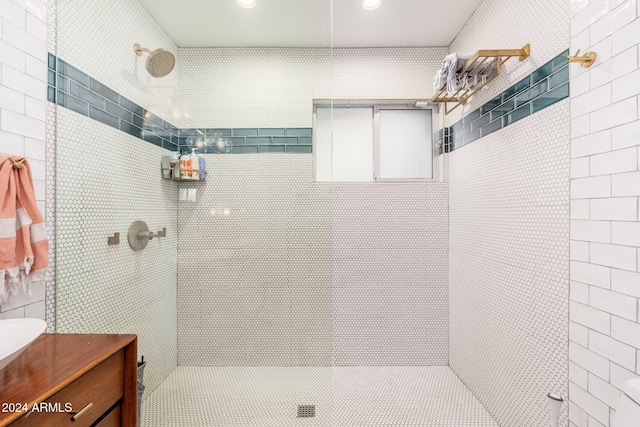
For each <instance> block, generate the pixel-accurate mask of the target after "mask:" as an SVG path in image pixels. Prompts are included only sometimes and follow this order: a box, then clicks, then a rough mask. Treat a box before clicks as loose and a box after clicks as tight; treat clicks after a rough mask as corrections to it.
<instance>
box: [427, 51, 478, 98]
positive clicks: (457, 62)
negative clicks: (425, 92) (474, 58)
mask: <svg viewBox="0 0 640 427" xmlns="http://www.w3.org/2000/svg"><path fill="white" fill-rule="evenodd" d="M469 58H471V55H467V54H464V53H458V52H454V53H451V54H449V55H447V56H445V57H444V60H443V61H442V68H441V69H440V71H439V73H440V82H441V83H442V82H446V83H447V94H449V95H452V94H453V93H455V92H457V91H458V89H459V87H460V86H459V83H458V80H457V73H458V70H460V69H461V68H462V67H464V65H465V64H466V63H467V61H468V60H469ZM443 86H444V83H442V86H440V88H439V89H436V90H440V89H442V87H443ZM434 89H435V88H434Z"/></svg>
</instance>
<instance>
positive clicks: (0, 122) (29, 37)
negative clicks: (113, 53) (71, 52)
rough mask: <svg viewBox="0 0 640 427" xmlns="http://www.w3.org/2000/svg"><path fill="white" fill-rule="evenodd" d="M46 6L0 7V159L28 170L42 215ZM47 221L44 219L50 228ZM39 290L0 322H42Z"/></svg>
mask: <svg viewBox="0 0 640 427" xmlns="http://www.w3.org/2000/svg"><path fill="white" fill-rule="evenodd" d="M46 22H47V5H46V3H45V2H43V1H40V0H32V1H28V2H25V1H12V0H2V1H0V28H1V29H2V31H1V33H0V153H2V154H10V155H14V156H24V157H26V158H27V160H28V161H29V164H30V165H31V172H32V176H33V181H34V187H35V191H36V201H37V202H38V207H39V208H40V211H41V212H42V214H43V215H44V214H45V203H44V202H45V181H46V171H45V158H46V155H45V152H46V150H45V122H46V103H47V92H46V85H47V64H46V62H45V61H46V60H47V48H46V43H47V31H46ZM50 220H51V219H50V218H45V221H47V222H49V221H50ZM44 299H45V291H44V284H43V283H37V284H33V285H32V290H31V294H27V293H25V292H22V291H19V293H18V294H17V295H16V296H15V297H13V298H12V299H11V300H9V301H7V302H5V303H3V304H0V319H9V318H13V317H36V318H40V319H44V318H45V303H44Z"/></svg>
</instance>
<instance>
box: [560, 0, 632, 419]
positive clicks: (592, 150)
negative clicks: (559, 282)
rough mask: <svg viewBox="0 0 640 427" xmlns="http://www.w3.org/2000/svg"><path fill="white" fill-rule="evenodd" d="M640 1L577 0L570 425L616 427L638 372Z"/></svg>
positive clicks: (573, 71)
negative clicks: (592, 55) (579, 62)
mask: <svg viewBox="0 0 640 427" xmlns="http://www.w3.org/2000/svg"><path fill="white" fill-rule="evenodd" d="M639 9H640V2H638V1H637V0H627V1H619V0H591V1H587V0H584V1H572V2H571V50H572V51H574V52H575V50H577V49H581V50H582V51H583V52H584V51H587V50H593V51H595V52H596V53H597V54H598V59H597V61H596V62H595V64H594V65H593V66H592V67H591V68H587V69H584V68H581V67H579V66H573V67H572V68H571V178H572V179H571V229H570V238H571V269H570V271H571V273H570V274H571V301H570V308H569V314H570V328H569V339H570V346H569V360H570V364H569V368H570V371H569V375H570V386H569V387H570V393H569V398H570V405H569V422H570V425H571V426H575V427H587V426H592V425H598V426H601V425H602V426H615V408H616V405H617V401H618V398H619V396H620V393H621V390H622V389H623V387H624V382H625V381H626V380H627V379H629V378H634V377H639V376H640V338H639V337H640V322H639V321H640V319H639V318H638V315H639V311H638V299H639V298H640V272H639V267H640V249H639V248H640V222H639V220H640V217H639V210H638V201H639V200H638V199H639V197H640V171H639V168H638V166H639V161H640V158H639V154H638V153H639V151H640V150H639V149H638V147H639V146H640V121H639V120H638V118H639V116H638V113H639V111H640V110H639V109H638V103H639V102H640V99H639V98H640V97H639V96H638V95H640V86H639V85H638V82H639V81H640V70H639V62H638V55H639V46H640V15H639Z"/></svg>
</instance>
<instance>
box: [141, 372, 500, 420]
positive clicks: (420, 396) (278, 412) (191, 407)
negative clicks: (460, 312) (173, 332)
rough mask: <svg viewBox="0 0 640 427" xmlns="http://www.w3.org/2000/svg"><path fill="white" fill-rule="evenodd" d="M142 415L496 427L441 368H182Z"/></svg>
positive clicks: (150, 398)
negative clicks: (300, 414) (306, 412)
mask: <svg viewBox="0 0 640 427" xmlns="http://www.w3.org/2000/svg"><path fill="white" fill-rule="evenodd" d="M298 405H315V406H316V415H315V417H314V418H297V408H298ZM142 414H143V415H142V426H143V427H169V426H171V427H192V426H207V427H236V426H238V427H239V426H242V427H245V426H247V427H249V426H255V427H271V426H273V427H276V426H277V427H297V426H313V427H329V426H336V427H338V426H339V427H347V426H348V427H358V426H376V427H382V426H385V427H392V426H393V427H396V426H397V427H400V426H412V427H413V426H422V427H424V426H429V427H498V424H496V422H495V421H494V420H493V418H492V417H491V415H489V413H488V412H487V411H486V410H485V409H484V408H483V407H482V405H480V403H479V402H478V401H477V400H476V399H475V398H474V397H473V395H472V394H471V393H470V392H469V390H468V389H467V388H466V387H465V385H464V384H463V383H462V382H461V381H460V380H459V379H458V377H456V375H455V374H454V373H453V372H452V371H451V369H449V368H448V367H446V366H427V367H405V366H401V367H395V366H394V367H333V368H331V367H186V366H180V367H178V368H177V369H176V370H174V371H173V372H172V373H171V375H169V377H168V378H167V379H166V380H165V381H164V382H163V383H162V384H161V385H160V386H159V387H158V388H157V389H156V390H155V391H154V392H153V393H151V394H150V395H149V396H148V397H147V398H146V400H145V401H144V402H143V405H142Z"/></svg>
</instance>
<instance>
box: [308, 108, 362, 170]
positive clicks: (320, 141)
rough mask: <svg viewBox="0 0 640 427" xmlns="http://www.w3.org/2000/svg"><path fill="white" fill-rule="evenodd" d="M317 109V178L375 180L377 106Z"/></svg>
mask: <svg viewBox="0 0 640 427" xmlns="http://www.w3.org/2000/svg"><path fill="white" fill-rule="evenodd" d="M331 110H332V109H331V107H317V108H316V123H315V151H316V165H315V166H316V181H346V182H353V181H373V143H372V142H373V107H351V108H346V107H334V108H333V114H332V111H331Z"/></svg>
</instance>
